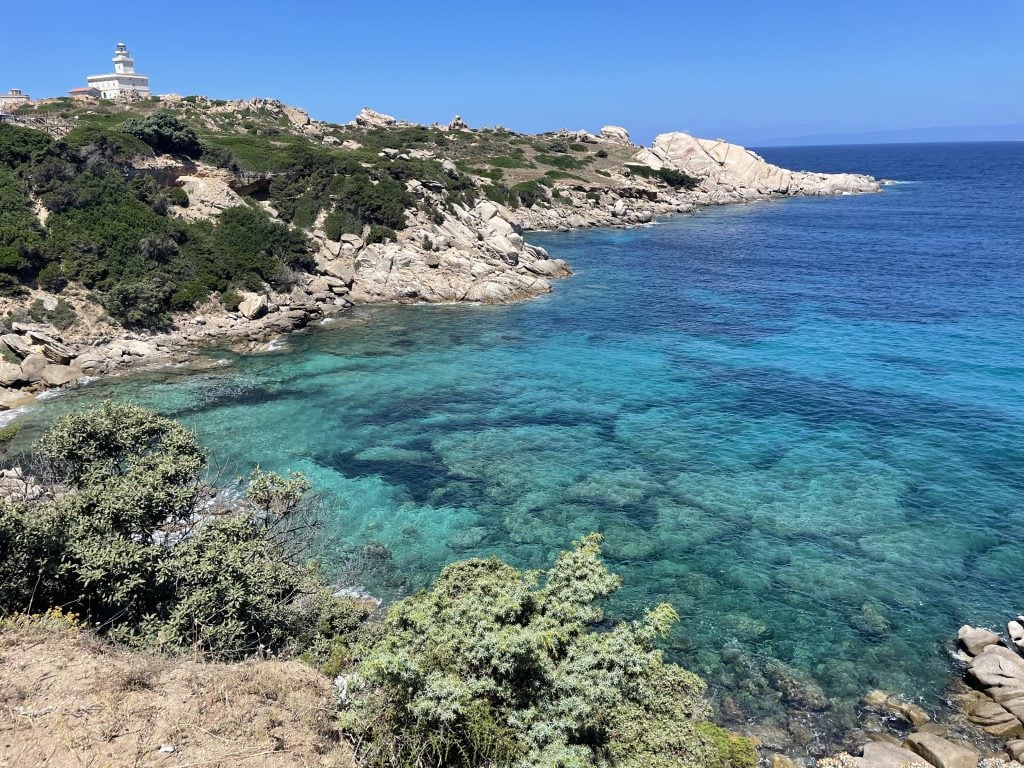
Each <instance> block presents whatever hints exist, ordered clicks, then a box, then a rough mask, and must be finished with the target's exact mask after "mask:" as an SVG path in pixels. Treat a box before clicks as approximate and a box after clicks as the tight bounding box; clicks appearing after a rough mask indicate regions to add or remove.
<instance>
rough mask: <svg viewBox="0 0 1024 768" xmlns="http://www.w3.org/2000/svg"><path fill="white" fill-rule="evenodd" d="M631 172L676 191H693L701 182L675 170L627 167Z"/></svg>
mask: <svg viewBox="0 0 1024 768" xmlns="http://www.w3.org/2000/svg"><path fill="white" fill-rule="evenodd" d="M626 168H627V169H629V172H630V173H632V174H633V175H634V176H643V177H644V178H647V179H658V180H659V181H662V182H664V183H665V184H668V185H669V186H670V187H674V188H676V189H693V188H694V187H696V186H697V185H698V184H699V183H700V182H699V180H698V179H695V178H694V177H693V176H690V175H689V174H687V173H683V172H682V171H677V170H675V169H674V168H651V167H650V166H649V165H633V164H629V165H627V166H626Z"/></svg>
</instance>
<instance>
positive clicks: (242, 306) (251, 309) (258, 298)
mask: <svg viewBox="0 0 1024 768" xmlns="http://www.w3.org/2000/svg"><path fill="white" fill-rule="evenodd" d="M267 305H268V302H267V297H266V294H263V293H244V294H242V301H241V302H239V304H238V311H239V312H241V313H242V317H244V318H245V319H246V320H256V319H258V318H260V317H263V316H264V315H265V314H267Z"/></svg>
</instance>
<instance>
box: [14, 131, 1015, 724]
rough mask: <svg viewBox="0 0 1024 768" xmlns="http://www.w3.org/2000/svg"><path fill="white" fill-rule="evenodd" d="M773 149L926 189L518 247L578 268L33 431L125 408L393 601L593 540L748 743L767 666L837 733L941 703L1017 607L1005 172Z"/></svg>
mask: <svg viewBox="0 0 1024 768" xmlns="http://www.w3.org/2000/svg"><path fill="white" fill-rule="evenodd" d="M765 154H766V155H767V156H768V158H769V159H770V160H773V161H775V162H780V163H782V164H787V165H789V166H791V167H813V168H816V169H822V170H833V169H834V170H862V171H866V172H869V173H873V174H876V175H879V176H884V177H888V178H895V179H899V180H901V181H906V182H913V183H905V184H899V185H895V186H891V187H887V188H886V191H885V192H884V193H882V194H879V195H871V196H864V197H856V198H840V199H800V200H788V201H782V202H773V203H767V204H758V205H751V206H741V207H729V208H719V209H712V210H705V211H702V212H700V213H698V214H696V215H692V216H680V217H674V218H671V219H667V220H665V221H663V222H661V223H659V224H658V225H656V226H653V227H646V228H637V229H630V230H594V231H586V232H577V233H559V234H556V233H550V234H548V233H537V234H534V235H533V236H531V237H530V238H529V239H530V241H531V242H534V243H537V244H540V245H543V246H545V247H546V248H548V249H549V250H550V251H551V253H552V255H553V256H558V257H563V258H566V259H568V260H569V261H570V262H571V263H572V264H573V266H574V268H575V269H576V271H577V274H576V276H575V277H573V278H571V279H569V280H566V281H562V282H560V283H559V284H558V285H557V287H556V290H555V293H554V294H552V295H550V296H546V297H543V298H540V299H538V300H536V301H533V302H529V303H526V304H522V305H517V306H511V307H468V306H443V307H436V306H435V307H397V308H376V309H361V310H358V311H355V312H353V313H352V314H351V316H349V317H348V318H346V319H343V320H340V321H338V322H336V323H334V324H333V325H330V326H327V327H325V328H322V329H319V330H317V331H314V332H311V333H307V334H304V335H300V336H295V337H292V338H290V339H289V341H288V343H287V345H286V347H285V348H284V349H282V350H280V351H277V352H274V353H268V354H262V355H254V356H248V357H241V356H235V355H229V354H225V355H224V357H225V358H226V359H227V360H228V361H229V364H227V365H225V366H223V367H221V368H218V369H216V370H213V371H207V372H202V373H195V374H190V373H188V372H185V371H165V372H161V373H156V374H148V375H143V376H137V377H133V378H132V379H128V380H123V381H119V382H107V383H97V384H93V385H90V386H88V387H85V388H83V389H82V390H80V391H79V392H77V393H74V394H72V395H69V396H66V397H63V398H60V399H58V400H54V401H51V402H50V403H48V404H46V405H45V406H44V407H42V408H40V409H39V410H37V411H35V412H33V413H31V414H28V415H26V416H25V417H24V419H23V420H24V421H26V422H27V423H28V424H30V425H31V424H33V423H35V424H38V423H40V422H43V421H45V420H46V419H49V418H51V417H52V416H53V415H55V414H56V413H59V412H61V411H62V410H64V409H66V408H68V407H72V406H77V405H79V404H81V403H82V402H84V401H92V400H96V399H98V398H101V397H118V398H131V399H133V400H135V401H137V402H140V403H145V404H150V405H154V406H156V407H158V408H160V409H161V410H163V411H165V412H167V413H169V414H171V415H174V416H177V417H180V418H182V419H184V420H185V421H187V422H188V423H189V424H191V425H193V426H194V427H196V428H197V429H198V430H199V433H200V435H201V437H202V439H203V441H204V442H205V444H206V445H208V446H210V448H211V450H212V452H213V454H214V457H215V460H216V463H217V464H218V465H219V466H221V467H223V468H225V472H227V474H229V475H230V474H232V473H240V472H244V471H245V469H246V468H247V467H249V466H251V465H252V464H256V463H259V464H261V465H263V466H264V467H267V468H273V469H279V470H281V469H292V470H302V471H304V472H306V473H307V474H308V475H309V477H310V479H311V480H312V482H313V484H314V485H315V486H316V487H317V488H318V489H320V491H321V492H322V493H323V494H324V497H325V501H326V504H327V509H328V526H327V531H326V538H327V545H328V555H330V556H333V558H330V557H329V562H331V563H332V567H335V568H337V569H340V570H339V572H343V573H344V574H345V576H346V578H347V579H349V580H354V581H356V582H358V583H360V584H363V585H364V586H366V587H367V588H368V589H370V590H371V591H373V592H375V593H378V594H382V595H385V596H388V597H394V596H397V595H401V594H404V593H407V592H409V591H410V590H414V589H416V588H418V587H420V586H422V585H424V584H425V583H426V582H427V581H428V580H429V579H430V578H431V576H432V575H433V574H435V573H436V572H437V569H438V568H439V567H440V566H441V565H442V564H443V563H445V562H448V561H450V560H453V559H456V558H463V557H468V556H473V555H490V554H497V555H500V556H502V557H505V558H507V559H509V560H511V561H512V562H515V563H517V564H520V565H524V566H539V565H543V564H545V563H547V562H549V561H550V560H551V558H552V557H553V556H554V554H555V553H556V552H557V551H558V550H559V549H560V548H563V547H565V546H566V545H567V544H568V543H569V542H570V541H571V540H572V539H573V538H574V537H577V536H579V535H581V534H584V533H586V532H588V531H601V532H603V533H604V534H605V537H606V553H607V556H608V559H609V561H610V562H611V565H612V567H613V568H614V569H615V570H617V571H618V572H620V573H622V575H623V576H624V578H625V586H624V588H623V590H622V592H621V594H620V596H619V598H618V599H617V601H616V603H615V605H614V610H615V611H616V612H618V613H625V614H629V615H635V614H636V613H637V612H638V611H640V610H641V609H642V607H643V606H647V605H651V604H652V603H656V602H660V601H668V602H671V603H672V604H673V605H674V606H675V607H676V609H677V610H678V612H679V614H680V616H681V617H682V623H681V625H680V628H679V630H678V632H677V633H676V634H675V636H674V637H673V638H672V642H671V651H672V652H673V653H674V654H675V655H676V656H677V657H678V658H680V659H681V660H683V661H684V662H685V663H687V664H688V665H689V666H690V667H691V668H693V669H695V670H696V671H698V672H700V673H701V674H703V675H705V676H706V677H707V678H708V679H709V680H710V681H711V682H712V685H713V686H714V688H715V691H716V694H717V696H718V697H719V699H722V698H723V697H724V696H726V695H728V696H729V697H730V699H731V702H730V707H729V708H727V711H728V712H729V713H731V716H733V717H735V718H739V719H743V718H747V717H754V716H764V715H771V714H777V713H780V712H782V711H783V709H784V708H786V707H790V708H792V707H793V706H794V705H793V703H792V702H790V703H788V704H787V703H786V702H782V701H780V699H781V694H780V693H779V692H778V691H777V690H775V689H776V688H784V687H785V686H784V685H781V684H780V683H779V682H778V680H777V678H778V675H777V674H775V675H773V674H771V673H770V672H767V671H766V668H767V667H770V666H771V664H772V660H780V661H782V662H783V663H785V664H786V665H788V666H789V667H790V668H792V669H794V670H796V671H797V672H796V674H798V675H801V676H805V677H806V678H807V679H808V680H810V679H813V680H814V681H816V683H817V684H818V685H820V686H822V687H823V688H824V690H825V692H826V693H827V694H828V695H829V696H830V697H832V698H833V700H834V702H835V703H834V712H833V713H832V714H831V715H829V717H832V718H833V719H834V720H838V721H843V722H844V723H845V724H846V725H849V715H850V709H851V704H850V702H851V701H852V700H854V699H855V698H857V697H859V696H861V695H862V694H863V693H864V692H865V691H866V690H867V689H868V688H873V687H882V688H887V689H891V690H896V691H900V692H903V693H905V694H907V695H920V696H923V697H925V701H926V702H927V703H928V704H929V706H931V705H933V704H935V703H936V700H935V698H934V697H935V696H936V694H938V692H939V691H940V690H941V689H942V687H943V686H944V684H945V683H946V681H947V679H948V677H949V676H950V674H951V667H950V666H949V663H948V660H947V656H946V653H945V651H944V648H943V643H944V642H945V640H946V639H947V638H948V637H949V636H950V635H951V634H952V633H955V631H956V628H957V627H958V626H959V625H960V624H961V623H962V622H965V621H970V622H980V623H986V622H989V623H993V624H994V623H997V622H998V621H1000V620H1001V619H1003V617H1004V616H1005V615H1006V614H1008V613H1010V612H1011V611H1017V610H1019V609H1021V608H1024V605H1022V602H1024V596H1022V594H1021V592H1022V587H1024V549H1022V548H1021V546H1020V542H1021V540H1022V538H1024V504H1022V501H1024V447H1022V436H1024V399H1022V393H1024V312H1022V299H1024V213H1022V211H1024V206H1022V205H1021V203H1020V200H1021V191H1022V186H1021V184H1022V182H1021V180H1022V179H1024V173H1022V171H1024V145H935V146H917V147H864V148H856V147H854V148H839V147H837V148H820V149H803V150H791V149H787V150H776V151H774V152H770V151H766V152H765ZM737 650H738V651H740V652H741V653H739V654H737V653H736V651H737ZM736 707H738V709H737V708H736Z"/></svg>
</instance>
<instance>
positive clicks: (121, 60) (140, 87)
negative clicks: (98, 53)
mask: <svg viewBox="0 0 1024 768" xmlns="http://www.w3.org/2000/svg"><path fill="white" fill-rule="evenodd" d="M86 80H87V82H88V83H89V89H95V90H96V91H99V95H100V98H103V99H117V98H129V99H130V98H142V97H146V96H150V95H151V92H150V90H149V78H148V77H146V76H145V75H139V74H136V72H135V60H134V59H133V58H132V56H131V54H130V53H129V52H128V46H126V45H125V44H124V42H120V43H118V44H117V49H116V50H115V51H114V71H113V72H110V73H108V74H106V75H89V77H88V78H86Z"/></svg>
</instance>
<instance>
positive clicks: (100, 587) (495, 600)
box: [0, 402, 756, 768]
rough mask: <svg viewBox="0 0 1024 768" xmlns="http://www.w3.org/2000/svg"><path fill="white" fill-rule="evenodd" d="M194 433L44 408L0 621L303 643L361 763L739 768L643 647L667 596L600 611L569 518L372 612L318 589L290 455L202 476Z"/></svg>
mask: <svg viewBox="0 0 1024 768" xmlns="http://www.w3.org/2000/svg"><path fill="white" fill-rule="evenodd" d="M206 471H207V462H206V456H205V453H204V451H203V449H202V447H201V446H200V445H199V443H198V441H197V439H196V436H195V434H194V433H192V432H190V431H188V430H187V429H185V428H184V427H182V426H181V425H180V424H178V423H176V422H174V421H172V420H170V419H167V418H164V417H161V416H159V415H157V414H156V413H154V412H152V411H149V410H146V409H144V408H140V407H136V406H132V405H118V404H112V403H109V402H108V403H105V404H103V405H102V406H100V407H98V408H95V409H93V410H89V411H84V412H79V413H72V414H69V415H67V416H64V417H62V418H60V419H58V420H57V422H56V423H54V425H53V426H52V427H51V428H50V429H49V430H48V431H46V432H45V434H43V436H42V437H41V438H40V439H39V440H38V442H37V443H36V444H35V446H34V448H33V451H32V454H31V456H30V457H29V458H28V459H26V461H24V462H23V463H22V473H23V474H22V475H21V477H23V478H24V481H23V482H24V483H25V488H26V489H29V488H31V492H26V493H24V494H22V495H21V496H20V497H17V498H16V497H13V496H8V497H7V498H5V499H4V500H3V501H2V502H0V612H2V613H3V615H5V616H7V618H6V619H4V620H3V623H2V624H0V632H11V631H14V630H17V629H18V628H19V627H24V626H27V624H26V622H27V621H29V620H28V619H27V618H26V617H28V616H31V615H42V618H41V619H34V620H31V622H30V623H31V626H33V627H36V628H37V630H38V629H39V628H41V627H42V628H45V627H51V628H52V631H58V630H59V631H66V630H67V628H68V627H69V626H70V627H72V628H82V630H76V631H84V628H85V627H91V628H93V630H92V631H95V632H97V633H99V634H101V635H104V636H106V637H107V638H109V639H110V640H112V641H114V642H117V643H119V644H121V645H122V646H126V647H129V648H135V649H142V650H145V651H147V652H152V651H157V652H160V653H163V654H169V655H171V656H174V655H176V654H181V653H184V652H187V653H189V654H191V655H193V656H198V657H201V658H205V659H210V660H238V659H245V658H250V657H262V656H268V655H272V656H275V657H283V658H288V657H293V658H302V659H303V660H305V661H306V662H307V663H308V664H310V665H312V666H313V667H315V668H318V669H320V670H321V671H322V672H324V673H329V674H330V675H331V676H337V685H338V691H339V696H340V711H339V713H338V725H339V727H340V729H341V730H342V731H343V732H344V733H345V734H347V735H348V737H349V738H350V739H351V741H352V743H353V745H354V747H355V749H356V753H357V755H358V756H359V757H360V758H361V759H362V760H364V761H365V762H366V763H367V764H373V765H383V766H396V767H398V766H416V765H424V764H432V765H446V766H467V767H468V766H495V767H497V766H527V765H529V766H535V765H550V766H555V765H564V766H567V765H574V766H605V765H607V766H612V765H621V766H637V767H639V766H641V765H643V766H664V767H665V768H696V766H709V767H710V768H752V766H753V765H754V764H755V763H756V755H755V753H754V750H753V746H752V743H751V742H749V741H748V740H745V739H741V738H738V737H734V736H732V735H731V734H729V733H728V732H726V731H724V730H722V729H720V728H718V727H717V726H715V725H712V724H711V723H709V722H708V721H707V717H708V715H709V712H710V710H709V707H708V705H707V703H706V702H705V699H704V684H703V683H702V682H701V681H700V679H699V678H697V677H696V676H695V675H692V674H690V673H689V672H687V671H685V670H683V669H682V668H681V667H678V666H676V665H674V664H671V663H668V662H667V661H666V660H665V659H664V658H663V656H662V652H661V651H660V650H659V649H658V647H657V645H658V641H659V639H660V638H662V637H664V635H665V634H666V632H667V631H668V630H669V628H670V627H671V626H672V624H674V623H675V622H676V620H677V617H676V615H675V612H674V611H673V610H672V609H671V607H670V606H668V605H660V606H658V607H656V608H654V609H653V610H651V611H649V612H648V613H647V614H646V615H645V616H644V617H643V618H642V619H640V620H638V621H633V622H620V623H616V624H612V623H611V622H609V621H608V619H607V618H606V617H605V615H604V612H603V610H602V608H601V604H602V602H603V601H604V600H605V599H607V598H608V597H610V596H611V595H612V594H613V593H614V592H615V590H616V589H617V588H618V587H619V584H620V579H619V578H618V577H617V576H615V575H613V574H612V573H610V572H609V571H608V570H607V568H606V567H605V565H604V564H603V562H602V560H601V557H600V555H601V549H600V542H601V538H600V537H599V536H597V535H591V536H587V537H584V538H583V539H581V540H580V541H578V542H576V543H575V545H574V546H573V548H572V549H570V550H569V551H567V552H564V553H562V554H561V555H560V556H559V557H558V558H557V560H556V561H555V563H554V565H553V566H552V567H551V568H550V569H548V570H547V571H528V572H524V571H520V570H518V569H515V568H513V567H511V566H509V565H506V564H505V563H503V562H501V561H500V560H497V559H494V558H492V559H489V560H483V559H472V560H467V561H463V562H458V563H454V564H452V565H450V566H448V567H447V568H445V569H444V570H443V571H442V572H441V574H440V576H439V577H438V579H437V580H436V581H435V583H434V584H433V585H432V587H431V588H430V589H429V590H427V591H424V592H421V593H419V594H417V595H414V596H412V597H409V598H406V599H405V600H400V601H398V602H397V603H395V604H394V605H393V606H391V608H390V609H389V610H388V611H387V612H386V615H385V616H384V617H383V618H382V619H375V618H370V617H369V614H370V610H369V607H368V606H367V605H366V603H365V602H362V601H359V600H356V599H353V598H349V597H341V596H338V595H336V594H335V593H334V591H333V590H332V588H331V587H330V586H329V582H328V581H327V579H326V578H325V575H324V574H323V573H322V572H321V570H320V569H319V567H318V565H317V563H316V561H315V560H314V559H312V558H311V550H310V549H309V545H310V543H311V541H312V537H311V534H312V533H313V532H315V530H316V525H317V521H318V519H319V515H320V509H319V507H318V505H317V504H316V500H315V498H314V497H313V496H312V495H311V493H310V490H311V489H310V486H309V483H308V482H307V481H306V479H305V478H304V477H303V476H302V475H300V474H288V475H278V474H274V473H269V472H264V471H262V470H260V469H259V468H256V469H255V470H254V471H253V472H252V474H251V475H250V477H249V479H248V481H247V483H246V484H245V486H244V490H243V492H242V493H241V495H240V496H237V497H232V498H231V499H229V498H225V497H224V496H222V495H221V494H218V493H217V492H216V489H215V488H213V487H212V486H211V485H209V482H208V480H209V479H208V476H207V474H206Z"/></svg>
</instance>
